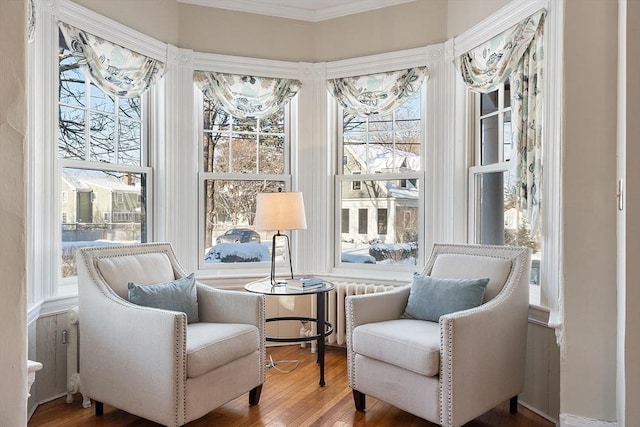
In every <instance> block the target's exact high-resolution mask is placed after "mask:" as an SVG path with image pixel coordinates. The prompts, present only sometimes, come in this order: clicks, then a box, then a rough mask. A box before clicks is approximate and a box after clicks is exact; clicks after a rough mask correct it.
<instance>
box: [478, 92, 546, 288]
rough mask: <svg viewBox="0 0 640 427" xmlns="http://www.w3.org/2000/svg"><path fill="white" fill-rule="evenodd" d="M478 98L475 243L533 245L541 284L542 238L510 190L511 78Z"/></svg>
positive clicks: (534, 274) (534, 277) (535, 280)
mask: <svg viewBox="0 0 640 427" xmlns="http://www.w3.org/2000/svg"><path fill="white" fill-rule="evenodd" d="M475 98H476V103H475V111H476V115H475V117H476V119H475V126H476V137H475V140H474V146H473V151H474V154H475V159H474V165H473V166H472V167H471V168H470V169H469V179H470V182H469V207H470V212H471V215H470V224H469V230H470V234H471V235H470V241H471V242H474V243H481V244H489V245H504V244H506V245H512V246H527V247H530V248H531V249H532V251H533V255H532V266H531V267H532V268H531V285H539V272H540V259H541V255H542V236H541V235H540V233H538V234H536V235H534V236H531V234H530V229H531V227H530V224H529V223H528V222H527V220H526V216H525V215H524V213H523V212H522V210H521V209H520V206H519V204H518V203H517V198H516V195H515V194H513V193H512V192H511V191H510V189H509V170H510V167H511V163H512V161H513V160H512V159H513V156H512V148H513V146H512V137H511V105H510V101H511V94H510V88H509V82H508V81H507V82H506V83H505V84H503V85H502V86H501V87H500V88H499V89H498V90H496V91H493V92H490V93H485V94H477V95H475Z"/></svg>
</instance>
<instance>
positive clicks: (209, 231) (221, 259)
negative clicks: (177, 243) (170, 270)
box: [198, 91, 291, 267]
mask: <svg viewBox="0 0 640 427" xmlns="http://www.w3.org/2000/svg"><path fill="white" fill-rule="evenodd" d="M198 93H199V96H200V97H201V99H202V102H203V104H202V105H203V108H202V116H203V121H202V145H201V149H202V161H201V163H200V165H201V166H200V175H199V176H200V194H202V199H201V204H200V206H201V207H200V212H201V216H200V218H201V223H200V224H201V232H200V233H201V234H200V250H201V252H200V253H202V254H203V255H202V256H203V258H202V263H201V266H203V267H206V266H212V264H217V265H219V264H220V263H228V264H232V263H243V264H240V265H245V266H246V264H244V263H246V262H261V261H264V262H270V261H271V254H270V250H271V241H272V236H273V234H275V232H276V230H273V231H269V232H263V231H256V230H255V227H254V217H255V210H256V195H257V194H258V193H263V192H275V191H278V189H282V190H283V191H286V190H287V188H289V186H290V182H291V178H290V175H289V164H288V162H289V142H288V127H289V125H288V121H289V112H288V111H289V109H290V107H289V104H287V105H286V106H285V107H283V108H281V109H279V110H278V111H277V112H275V113H274V114H272V115H271V116H269V117H266V118H264V119H255V118H248V119H242V118H238V117H234V116H232V115H231V114H229V113H228V112H226V111H224V110H223V109H221V108H220V107H218V106H217V105H216V104H215V103H213V102H211V101H210V100H208V99H207V98H206V97H203V96H202V94H201V92H200V91H198ZM283 240H284V239H277V245H278V246H277V247H276V260H277V261H281V260H284V257H285V252H286V251H285V247H284V246H283V245H284V241H283Z"/></svg>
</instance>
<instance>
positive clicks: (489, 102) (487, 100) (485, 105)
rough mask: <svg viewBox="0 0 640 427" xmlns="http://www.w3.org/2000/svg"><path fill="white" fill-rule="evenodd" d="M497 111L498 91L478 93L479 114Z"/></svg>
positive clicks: (483, 114)
mask: <svg viewBox="0 0 640 427" xmlns="http://www.w3.org/2000/svg"><path fill="white" fill-rule="evenodd" d="M496 111H498V91H497V90H496V91H493V92H490V93H482V94H480V115H482V116H485V115H487V114H489V113H493V112H496Z"/></svg>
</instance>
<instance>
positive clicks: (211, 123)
mask: <svg viewBox="0 0 640 427" xmlns="http://www.w3.org/2000/svg"><path fill="white" fill-rule="evenodd" d="M203 118H204V128H205V130H211V131H213V132H221V131H228V130H229V129H230V128H231V116H230V115H229V114H228V113H227V112H225V111H224V110H222V109H220V108H217V106H216V104H214V103H213V102H211V101H209V100H207V99H205V100H204V116H203Z"/></svg>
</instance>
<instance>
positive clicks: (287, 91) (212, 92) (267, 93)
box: [194, 71, 302, 118]
mask: <svg viewBox="0 0 640 427" xmlns="http://www.w3.org/2000/svg"><path fill="white" fill-rule="evenodd" d="M194 81H195V83H196V85H197V86H198V87H199V88H200V90H201V91H202V93H203V95H204V96H205V97H206V98H207V99H209V100H211V101H213V102H215V103H216V104H218V105H219V106H220V107H221V108H222V109H223V110H224V111H227V112H228V113H230V114H232V115H233V116H235V117H240V118H247V117H254V118H264V117H268V116H270V115H272V114H273V113H275V112H276V111H278V110H279V109H280V108H282V107H283V106H284V105H285V104H286V103H287V102H289V101H290V100H291V98H293V97H294V96H295V95H296V94H297V93H298V91H299V90H300V88H301V87H302V84H301V83H300V82H299V81H298V80H293V79H277V78H269V77H257V76H243V75H237V74H223V73H214V72H207V71H196V72H195V73H194Z"/></svg>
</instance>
